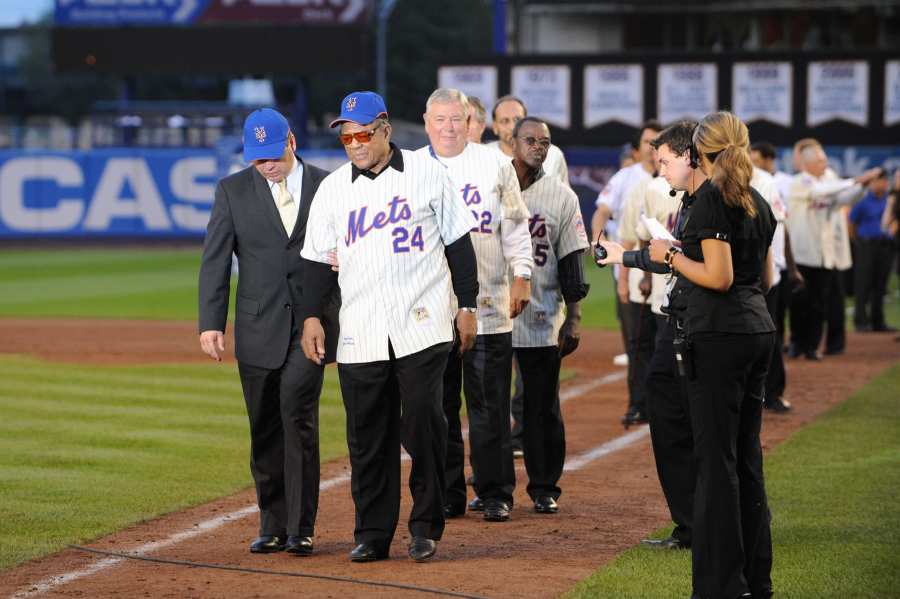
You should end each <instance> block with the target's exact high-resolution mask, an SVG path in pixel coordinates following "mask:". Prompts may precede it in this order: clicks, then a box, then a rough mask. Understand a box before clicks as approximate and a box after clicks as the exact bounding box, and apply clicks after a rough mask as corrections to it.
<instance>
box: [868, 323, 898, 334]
mask: <svg viewBox="0 0 900 599" xmlns="http://www.w3.org/2000/svg"><path fill="white" fill-rule="evenodd" d="M872 331H874V332H876V333H896V332H897V328H896V327H890V326H888V325H886V324H881V325H876V326H873V327H872Z"/></svg>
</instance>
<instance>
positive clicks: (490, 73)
mask: <svg viewBox="0 0 900 599" xmlns="http://www.w3.org/2000/svg"><path fill="white" fill-rule="evenodd" d="M438 87H451V88H453V89H458V90H459V91H461V92H463V93H464V94H466V95H467V96H475V97H476V98H478V99H479V100H481V103H482V104H484V107H485V109H486V111H487V119H488V122H489V123H490V121H491V109H493V107H494V102H496V101H497V67H495V66H493V65H471V66H452V67H450V66H443V67H439V68H438Z"/></svg>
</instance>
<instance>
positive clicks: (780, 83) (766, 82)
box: [731, 62, 793, 127]
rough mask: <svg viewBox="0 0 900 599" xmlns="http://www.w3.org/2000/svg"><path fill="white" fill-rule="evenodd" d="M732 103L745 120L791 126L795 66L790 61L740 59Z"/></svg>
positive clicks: (734, 81)
mask: <svg viewBox="0 0 900 599" xmlns="http://www.w3.org/2000/svg"><path fill="white" fill-rule="evenodd" d="M731 81H732V95H731V98H732V106H733V109H734V113H735V114H736V115H737V116H738V117H740V119H741V120H743V121H744V122H747V123H749V122H752V121H769V122H770V123H775V124H776V125H781V126H782V127H790V126H791V107H792V106H793V104H792V102H793V69H792V68H791V63H789V62H738V63H735V64H734V68H733V71H732V78H731Z"/></svg>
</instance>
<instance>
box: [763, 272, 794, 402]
mask: <svg viewBox="0 0 900 599" xmlns="http://www.w3.org/2000/svg"><path fill="white" fill-rule="evenodd" d="M788 285H789V283H788V281H787V279H785V278H784V277H782V278H781V281H779V282H778V285H776V286H774V287H772V288H771V289H769V293H767V294H766V307H767V308H768V309H769V315H770V316H771V317H772V320H773V321H775V322H776V325H775V326H776V331H775V349H774V351H772V361H771V362H770V363H769V374H768V375H767V376H766V400H767V401H775V400H776V399H778V398H779V397H781V396H782V395H784V389H785V387H786V385H787V376H786V374H785V371H784V352H782V351H781V348H782V346H783V345H784V337H782V335H783V332H782V331H778V330H777V328H778V325H777V321H778V318H779V315H783V314H784V311H783V308H782V307H781V303H782V301H783V298H784V289H785V288H786V287H787V286H788Z"/></svg>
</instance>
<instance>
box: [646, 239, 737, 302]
mask: <svg viewBox="0 0 900 599" xmlns="http://www.w3.org/2000/svg"><path fill="white" fill-rule="evenodd" d="M700 246H701V248H702V249H703V262H696V261H694V260H691V259H690V258H688V257H687V256H685V255H684V254H683V253H682V252H676V253H675V254H674V256H673V257H672V260H671V265H672V266H673V267H674V268H675V270H676V271H678V272H679V273H680V274H681V275H683V276H685V277H686V278H687V279H688V280H689V281H691V282H692V283H694V284H695V285H699V286H701V287H706V288H708V289H713V290H715V291H721V292H725V291H728V290H729V289H730V288H731V284H732V283H733V282H734V267H733V266H732V262H731V246H730V245H729V244H728V243H727V242H725V241H720V240H718V239H704V240H702V241H701V242H700ZM671 247H672V242H670V241H666V240H663V239H654V240H653V241H651V242H650V258H651V260H653V261H654V262H665V257H666V252H668V251H669V248H671Z"/></svg>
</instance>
